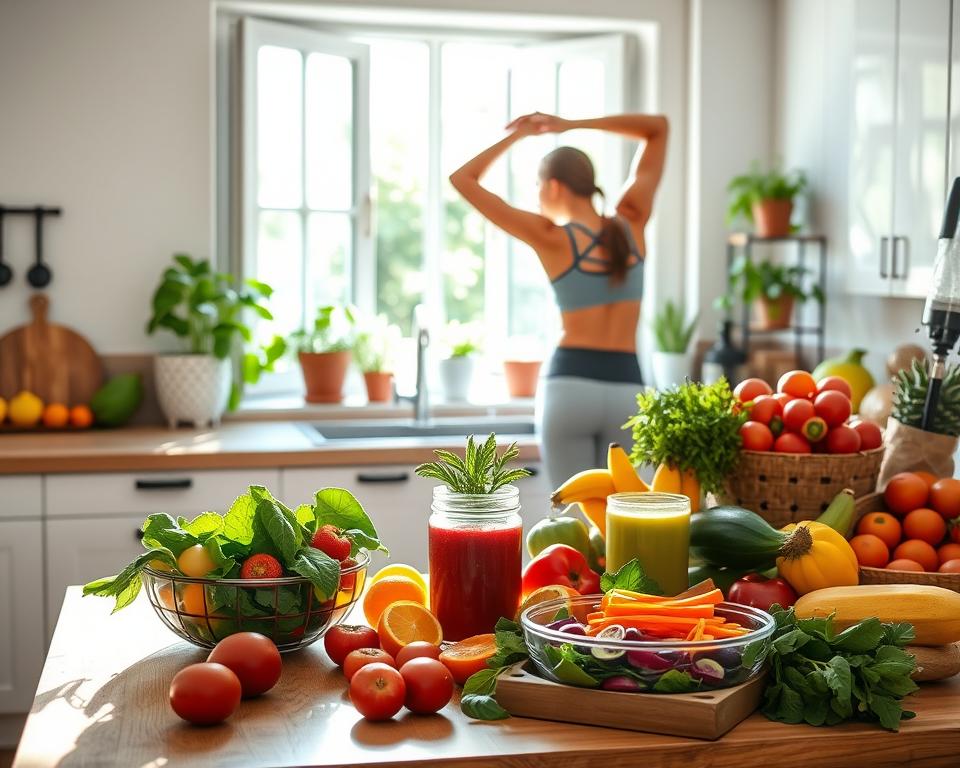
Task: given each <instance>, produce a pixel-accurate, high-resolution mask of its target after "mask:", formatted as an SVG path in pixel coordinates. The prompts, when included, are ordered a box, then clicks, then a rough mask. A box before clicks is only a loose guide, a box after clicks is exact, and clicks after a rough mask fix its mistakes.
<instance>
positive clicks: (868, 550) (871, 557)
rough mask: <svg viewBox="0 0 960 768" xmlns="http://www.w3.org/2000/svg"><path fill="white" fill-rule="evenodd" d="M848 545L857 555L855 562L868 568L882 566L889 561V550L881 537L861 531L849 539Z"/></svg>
mask: <svg viewBox="0 0 960 768" xmlns="http://www.w3.org/2000/svg"><path fill="white" fill-rule="evenodd" d="M850 547H851V548H852V549H853V552H854V554H856V556H857V562H858V563H860V565H862V566H866V567H868V568H883V566H885V565H886V564H887V563H888V562H889V561H890V550H888V549H887V545H886V544H884V542H883V539H880V538H879V537H877V536H874V535H873V534H872V533H862V534H860V535H859V536H854V537H853V538H852V539H850Z"/></svg>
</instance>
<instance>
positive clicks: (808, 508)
mask: <svg viewBox="0 0 960 768" xmlns="http://www.w3.org/2000/svg"><path fill="white" fill-rule="evenodd" d="M881 461H883V448H882V447H880V448H875V449H874V450H872V451H861V452H860V453H849V454H826V453H814V454H805V453H804V454H801V453H770V452H764V451H743V453H742V455H741V457H740V463H739V464H738V466H737V469H736V471H735V472H734V473H733V474H732V475H731V476H730V477H729V478H727V490H726V492H725V493H723V494H721V495H720V502H721V503H723V504H736V505H737V506H741V507H745V508H747V509H749V510H751V511H753V512H756V513H757V514H758V515H760V516H761V517H762V518H764V519H765V520H766V521H767V522H768V523H770V524H771V525H772V526H774V527H775V528H780V527H782V526H784V525H787V524H788V523H796V522H799V521H800V520H814V519H816V518H817V517H819V516H820V513H821V512H823V511H824V510H825V509H826V508H827V506H828V505H829V504H830V502H831V501H833V497H834V496H836V495H837V494H838V493H840V491H842V490H843V489H844V488H850V489H852V490H853V492H854V494H855V495H856V496H864V495H866V494H868V493H873V491H874V490H876V487H877V475H878V474H879V473H880V462H881Z"/></svg>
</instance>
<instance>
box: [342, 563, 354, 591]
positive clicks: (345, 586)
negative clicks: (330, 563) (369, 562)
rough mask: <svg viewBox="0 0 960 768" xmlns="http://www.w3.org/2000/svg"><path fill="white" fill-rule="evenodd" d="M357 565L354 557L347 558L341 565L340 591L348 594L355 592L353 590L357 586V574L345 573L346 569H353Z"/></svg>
mask: <svg viewBox="0 0 960 768" xmlns="http://www.w3.org/2000/svg"><path fill="white" fill-rule="evenodd" d="M356 564H357V561H356V560H354V559H353V558H352V557H348V558H346V559H345V560H344V561H343V562H342V563H340V591H341V592H347V591H351V592H352V591H353V588H354V587H355V586H356V584H357V574H356V573H343V571H344V569H346V568H352V567H353V566H355V565H356Z"/></svg>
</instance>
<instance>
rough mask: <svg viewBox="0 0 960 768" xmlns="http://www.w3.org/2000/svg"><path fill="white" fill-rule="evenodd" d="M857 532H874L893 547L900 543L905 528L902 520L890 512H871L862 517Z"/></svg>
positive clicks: (873, 533)
mask: <svg viewBox="0 0 960 768" xmlns="http://www.w3.org/2000/svg"><path fill="white" fill-rule="evenodd" d="M857 533H869V534H872V535H874V536H876V537H877V538H878V539H880V540H881V541H882V542H883V543H884V544H886V545H887V546H888V547H889V548H890V549H893V548H894V547H895V546H897V544H899V543H900V538H901V536H902V533H903V530H902V528H901V527H900V521H899V520H897V518H895V517H894V516H893V515H891V514H890V513H889V512H870V513H869V514H866V515H864V516H863V517H861V518H860V522H859V523H857Z"/></svg>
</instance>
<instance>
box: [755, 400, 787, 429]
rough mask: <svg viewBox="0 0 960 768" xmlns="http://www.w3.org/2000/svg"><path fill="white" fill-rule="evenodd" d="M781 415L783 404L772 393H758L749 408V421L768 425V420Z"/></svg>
mask: <svg viewBox="0 0 960 768" xmlns="http://www.w3.org/2000/svg"><path fill="white" fill-rule="evenodd" d="M782 415H783V406H782V405H781V404H780V402H779V401H778V400H777V399H776V398H775V397H774V396H773V395H760V397H758V398H757V399H756V400H754V402H753V407H752V408H751V409H750V421H759V422H760V423H761V424H766V425H767V426H770V421H771V420H772V419H774V418H776V417H777V416H782Z"/></svg>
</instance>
